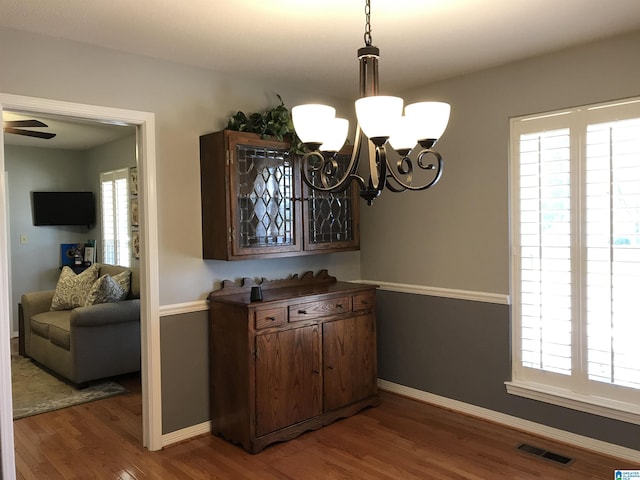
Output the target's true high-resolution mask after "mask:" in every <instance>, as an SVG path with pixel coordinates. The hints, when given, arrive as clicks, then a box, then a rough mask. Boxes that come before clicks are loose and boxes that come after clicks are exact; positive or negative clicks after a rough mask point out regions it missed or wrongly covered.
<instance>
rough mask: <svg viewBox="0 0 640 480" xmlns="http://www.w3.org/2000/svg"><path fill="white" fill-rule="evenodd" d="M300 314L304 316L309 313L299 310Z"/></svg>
mask: <svg viewBox="0 0 640 480" xmlns="http://www.w3.org/2000/svg"><path fill="white" fill-rule="evenodd" d="M298 313H300V314H302V315H306V314H307V311H306V310H298Z"/></svg>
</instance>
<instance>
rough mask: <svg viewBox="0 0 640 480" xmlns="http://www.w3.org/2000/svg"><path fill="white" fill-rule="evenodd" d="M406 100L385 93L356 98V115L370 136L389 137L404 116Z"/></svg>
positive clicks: (364, 130) (363, 129) (365, 132)
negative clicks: (403, 106) (403, 110)
mask: <svg viewBox="0 0 640 480" xmlns="http://www.w3.org/2000/svg"><path fill="white" fill-rule="evenodd" d="M403 103H404V100H402V98H400V97H389V96H384V95H378V96H371V97H363V98H359V99H358V100H356V116H357V117H358V123H359V124H360V128H362V131H363V132H364V134H365V135H366V136H367V137H369V138H380V137H389V136H390V135H391V134H392V133H393V132H394V130H395V128H396V124H397V122H398V121H399V119H400V117H402V105H403Z"/></svg>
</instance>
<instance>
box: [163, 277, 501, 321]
mask: <svg viewBox="0 0 640 480" xmlns="http://www.w3.org/2000/svg"><path fill="white" fill-rule="evenodd" d="M356 282H357V283H365V284H367V285H378V286H380V290H386V291H389V292H398V293H412V294H414V295H428V296H431V297H444V298H454V299H458V300H471V301H474V302H485V303H497V304H500V305H510V304H511V297H510V296H509V295H505V294H502V293H487V292H473V291H470V290H455V289H451V288H439V287H426V286H423V285H410V284H406V283H391V282H377V281H375V280H357V281H356ZM207 310H209V302H208V301H207V300H195V301H193V302H185V303H174V304H172V305H160V317H168V316H169V315H182V314H184V313H193V312H204V311H207Z"/></svg>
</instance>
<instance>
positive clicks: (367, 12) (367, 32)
mask: <svg viewBox="0 0 640 480" xmlns="http://www.w3.org/2000/svg"><path fill="white" fill-rule="evenodd" d="M364 16H365V18H366V22H365V25H364V44H365V45H366V46H367V47H370V46H371V43H372V39H371V1H370V0H367V1H366V4H365V6H364Z"/></svg>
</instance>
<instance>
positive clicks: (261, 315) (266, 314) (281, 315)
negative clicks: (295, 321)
mask: <svg viewBox="0 0 640 480" xmlns="http://www.w3.org/2000/svg"><path fill="white" fill-rule="evenodd" d="M284 323H287V311H286V309H285V308H284V307H280V308H270V309H265V310H258V311H256V330H259V329H261V328H269V327H275V326H278V325H282V324H284Z"/></svg>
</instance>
